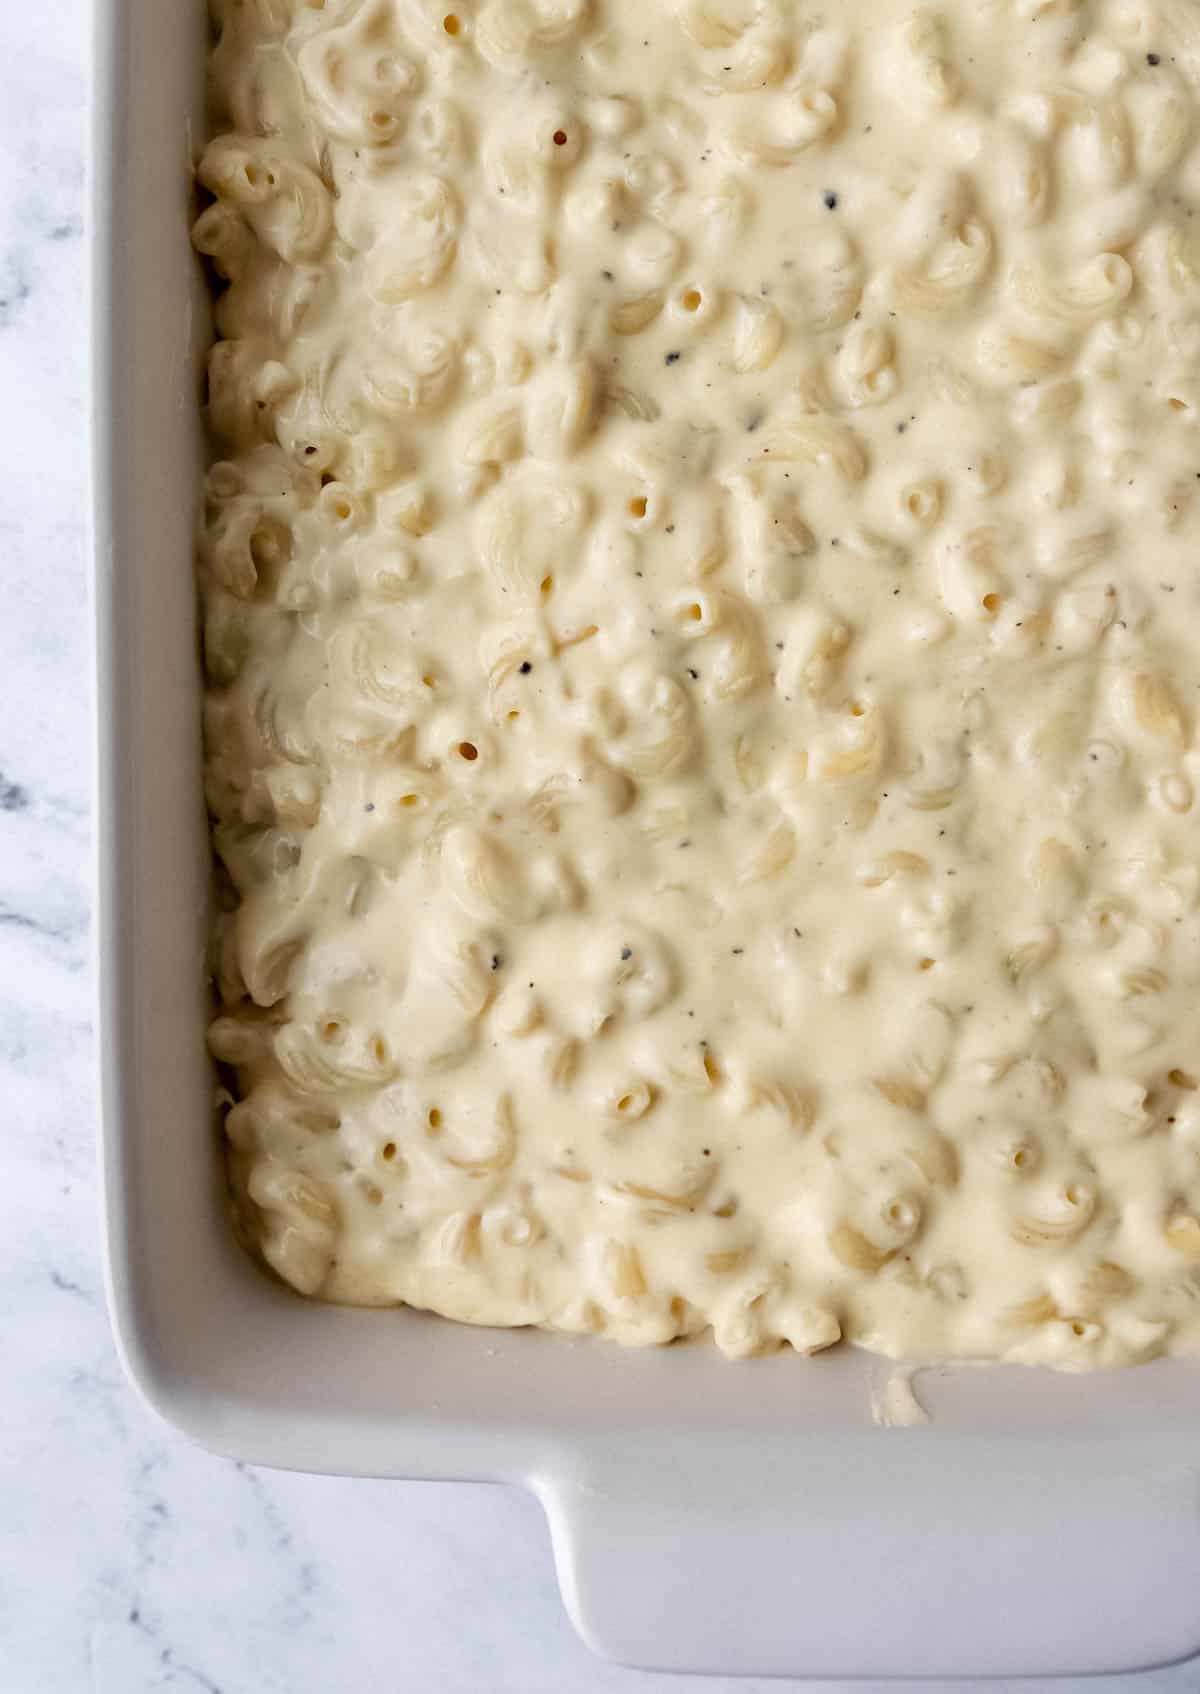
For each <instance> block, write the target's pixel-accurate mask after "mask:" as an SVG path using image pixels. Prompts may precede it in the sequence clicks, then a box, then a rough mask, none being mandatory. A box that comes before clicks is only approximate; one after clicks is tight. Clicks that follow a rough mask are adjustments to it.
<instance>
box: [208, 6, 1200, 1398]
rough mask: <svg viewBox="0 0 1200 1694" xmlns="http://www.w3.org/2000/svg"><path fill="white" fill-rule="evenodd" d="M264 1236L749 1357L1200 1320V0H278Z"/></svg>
mask: <svg viewBox="0 0 1200 1694" xmlns="http://www.w3.org/2000/svg"><path fill="white" fill-rule="evenodd" d="M216 13H217V18H218V23H219V26H220V34H219V41H218V44H217V46H216V48H215V52H214V60H213V70H214V84H215V89H216V92H217V96H218V101H219V113H220V122H219V124H218V130H219V132H220V133H218V135H217V138H216V139H215V140H214V141H213V142H212V143H211V144H210V146H209V148H208V150H207V152H206V153H205V155H204V158H203V160H202V161H201V163H200V167H199V179H200V182H201V183H202V184H203V186H204V188H205V189H206V190H207V191H208V194H209V195H211V196H212V197H213V203H212V205H211V206H209V207H208V208H207V209H206V210H205V211H204V213H203V214H202V216H201V218H200V221H199V224H198V225H197V236H196V240H197V245H198V246H199V248H200V249H201V251H202V252H204V253H206V254H207V255H208V256H209V257H210V259H211V260H212V263H213V265H214V267H215V269H216V270H217V272H218V274H219V275H221V276H222V277H223V278H224V279H225V281H226V282H227V284H228V285H227V286H225V287H223V290H222V292H221V293H220V295H219V298H218V302H217V324H218V333H219V336H220V338H221V339H220V340H219V342H218V345H217V346H216V348H215V349H214V352H213V357H212V363H211V371H210V417H211V423H212V427H213V432H214V436H215V438H216V440H217V443H218V447H217V455H218V462H217V463H215V464H214V466H213V469H212V471H211V473H210V476H209V501H208V525H207V530H206V535H205V540H204V546H203V560H202V576H203V584H204V594H205V609H206V612H205V615H206V660H207V666H208V673H209V679H210V689H209V695H208V705H207V721H206V733H207V755H208V756H207V771H208V797H209V804H210V808H211V810H212V812H213V814H214V819H215V822H214V839H215V845H216V849H217V852H218V854H219V856H220V858H221V860H222V862H223V865H224V867H225V879H224V890H225V899H224V910H223V911H222V914H221V916H220V918H219V920H218V924H217V932H216V935H215V940H214V958H215V977H216V980H217V984H218V989H219V993H220V997H221V1000H222V1007H221V1013H220V1016H219V1017H218V1018H217V1020H216V1022H215V1023H214V1026H213V1029H212V1033H211V1044H212V1047H213V1051H214V1053H215V1054H216V1055H217V1057H218V1058H220V1059H221V1060H222V1061H224V1062H225V1063H226V1064H227V1065H229V1066H230V1067H232V1070H233V1072H234V1073H235V1075H236V1090H235V1094H236V1103H231V1109H230V1111H229V1113H228V1117H227V1127H228V1135H229V1140H230V1143H231V1169H232V1174H233V1182H234V1189H235V1194H236V1202H237V1210H238V1218H239V1225H240V1228H241V1230H242V1232H243V1234H244V1235H245V1236H246V1238H247V1239H248V1240H250V1241H251V1242H252V1243H253V1244H254V1245H255V1246H256V1248H257V1249H258V1250H259V1251H260V1252H261V1253H262V1254H263V1255H264V1257H265V1258H266V1259H267V1261H268V1262H269V1263H270V1264H271V1265H272V1266H274V1268H275V1269H276V1270H277V1271H278V1272H279V1273H280V1274H281V1275H283V1276H284V1277H285V1278H287V1279H288V1280H289V1281H290V1282H292V1283H293V1284H294V1285H295V1286H296V1287H297V1288H299V1289H300V1290H301V1291H302V1292H303V1293H305V1294H309V1295H316V1296H320V1297H322V1298H326V1299H332V1300H339V1301H349V1302H361V1303H372V1304H386V1303H394V1302H405V1303H409V1304H412V1305H417V1306H423V1307H429V1308H432V1309H433V1310H435V1311H438V1312H442V1313H444V1314H446V1315H447V1316H450V1317H453V1318H458V1319H463V1320H466V1321H471V1322H482V1323H497V1324H546V1325H551V1326H553V1327H556V1328H561V1329H568V1330H575V1331H580V1332H595V1333H603V1334H606V1335H608V1336H611V1337H613V1338H615V1339H616V1340H619V1341H623V1342H630V1343H647V1342H665V1341H668V1340H671V1339H673V1338H675V1337H677V1336H681V1335H691V1334H696V1333H699V1332H701V1331H703V1330H705V1329H706V1328H707V1327H708V1326H711V1330H712V1334H713V1336H714V1338H715V1340H716V1342H717V1345H718V1346H720V1347H721V1348H722V1350H723V1351H725V1352H726V1353H728V1354H730V1355H734V1356H742V1355H746V1354H750V1353H754V1352H757V1351H761V1350H763V1349H769V1348H771V1347H773V1346H775V1345H778V1344H780V1343H781V1342H782V1343H789V1344H791V1345H792V1346H793V1347H795V1348H797V1349H798V1350H800V1351H802V1352H811V1351H815V1350H818V1349H820V1348H823V1347H825V1346H828V1345H830V1344H832V1343H833V1342H835V1341H837V1340H838V1339H839V1338H843V1337H844V1338H846V1339H847V1340H850V1341H854V1342H857V1343H860V1344H863V1345H865V1346H868V1347H871V1348H873V1349H876V1350H878V1351H880V1352H884V1353H887V1354H891V1355H893V1356H896V1357H901V1358H908V1359H925V1358H941V1357H956V1356H971V1357H983V1358H1008V1359H1018V1360H1026V1361H1041V1362H1048V1363H1052V1364H1055V1365H1059V1366H1063V1367H1067V1368H1086V1367H1091V1366H1097V1365H1108V1364H1118V1363H1128V1362H1134V1361H1136V1360H1139V1359H1143V1358H1147V1357H1151V1356H1153V1355H1155V1354H1157V1353H1161V1352H1183V1351H1194V1350H1196V1349H1197V1347H1198V1346H1200V1093H1198V1092H1197V1080H1198V1079H1200V1051H1198V1041H1197V1032H1198V1022H1200V912H1198V908H1197V897H1198V894H1200V867H1198V864H1197V837H1196V820H1197V812H1196V807H1195V802H1194V784H1195V781H1196V778H1197V757H1196V751H1195V722H1196V711H1197V704H1198V700H1200V664H1198V655H1200V588H1198V583H1200V578H1198V576H1197V571H1196V562H1195V561H1196V558H1197V551H1198V544H1200V504H1198V503H1197V495H1198V494H1200V436H1198V433H1197V422H1198V420H1200V383H1198V381H1197V376H1196V372H1197V368H1198V367H1197V356H1198V353H1200V238H1198V237H1197V234H1196V230H1195V220H1194V216H1193V214H1194V210H1195V206H1196V204H1197V200H1198V197H1200V152H1198V150H1197V135H1198V126H1197V122H1196V119H1197V102H1196V88H1197V79H1198V77H1200V23H1198V22H1197V13H1196V10H1195V8H1194V7H1193V6H1191V5H1190V4H1184V3H1183V0H1179V3H1171V0H1140V3H1139V0H1116V3H1111V4H1101V3H1099V0H1078V3H1075V4H1071V3H1066V0H1057V3H1052V4H1049V3H1041V0H980V3H978V4H973V5H971V6H969V7H955V6H945V7H943V8H941V9H940V10H938V9H914V8H913V7H912V6H911V5H907V4H905V5H900V4H894V3H891V0H887V3H880V0H841V3H840V4H838V5H832V4H830V5H825V6H821V5H815V4H813V5H809V4H802V3H796V4H792V3H790V0H679V3H678V4H668V3H666V0H662V3H661V4H646V3H645V0H637V3H635V0H593V3H591V4H588V3H587V0H485V3H482V4H478V5H468V4H463V5H461V6H458V7H457V8H456V9H454V10H453V11H448V10H447V9H446V7H445V6H444V5H442V4H438V5H427V4H425V3H424V0H327V3H326V4H324V5H323V6H312V5H305V4H300V3H299V0H242V3H238V0H224V4H220V5H218V6H217V7H216Z"/></svg>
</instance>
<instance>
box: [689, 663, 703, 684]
mask: <svg viewBox="0 0 1200 1694" xmlns="http://www.w3.org/2000/svg"><path fill="white" fill-rule="evenodd" d="M688 675H689V676H690V677H691V679H692V681H693V682H699V680H700V672H699V671H694V670H693V669H692V667H691V665H689V666H688Z"/></svg>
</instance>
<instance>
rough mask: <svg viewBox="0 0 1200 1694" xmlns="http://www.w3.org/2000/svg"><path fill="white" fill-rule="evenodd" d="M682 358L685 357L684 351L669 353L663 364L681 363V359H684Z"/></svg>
mask: <svg viewBox="0 0 1200 1694" xmlns="http://www.w3.org/2000/svg"><path fill="white" fill-rule="evenodd" d="M682 358H683V354H682V353H668V354H667V356H666V358H665V359H664V360H663V364H664V365H677V364H678V363H679V361H680V359H682Z"/></svg>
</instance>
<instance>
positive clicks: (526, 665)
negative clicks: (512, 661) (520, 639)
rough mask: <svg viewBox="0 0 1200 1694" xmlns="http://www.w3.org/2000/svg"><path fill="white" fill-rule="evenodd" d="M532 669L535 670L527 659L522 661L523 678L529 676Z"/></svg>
mask: <svg viewBox="0 0 1200 1694" xmlns="http://www.w3.org/2000/svg"><path fill="white" fill-rule="evenodd" d="M532 669H533V666H532V665H531V664H530V663H529V660H528V659H525V660H523V661H522V664H521V675H522V676H528V675H529V673H530V671H531V670H532Z"/></svg>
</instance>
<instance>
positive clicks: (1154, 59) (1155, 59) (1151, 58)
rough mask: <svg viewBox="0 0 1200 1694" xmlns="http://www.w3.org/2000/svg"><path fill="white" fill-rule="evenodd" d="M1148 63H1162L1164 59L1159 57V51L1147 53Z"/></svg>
mask: <svg viewBox="0 0 1200 1694" xmlns="http://www.w3.org/2000/svg"><path fill="white" fill-rule="evenodd" d="M1146 63H1147V64H1148V65H1161V64H1162V60H1161V59H1160V58H1159V56H1158V54H1157V53H1147V54H1146Z"/></svg>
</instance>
